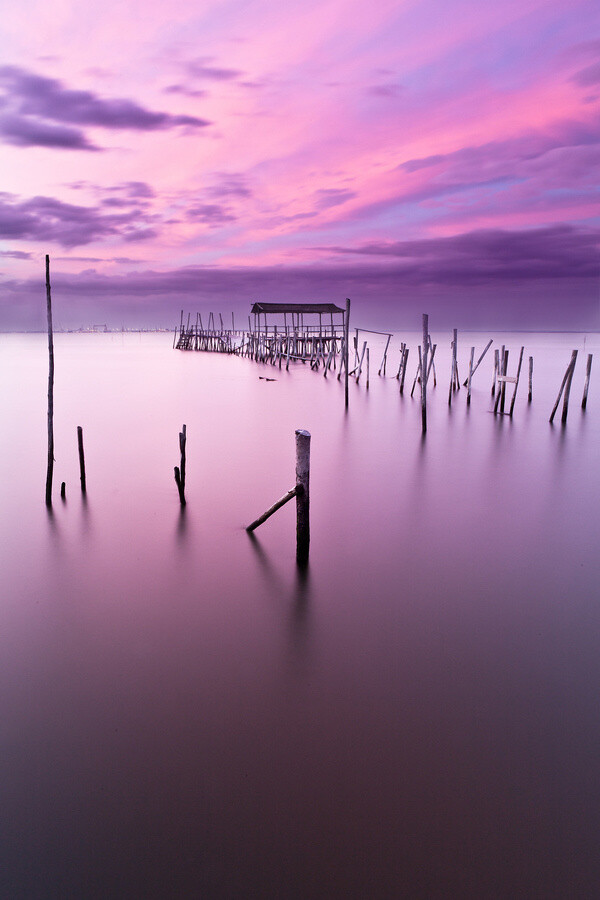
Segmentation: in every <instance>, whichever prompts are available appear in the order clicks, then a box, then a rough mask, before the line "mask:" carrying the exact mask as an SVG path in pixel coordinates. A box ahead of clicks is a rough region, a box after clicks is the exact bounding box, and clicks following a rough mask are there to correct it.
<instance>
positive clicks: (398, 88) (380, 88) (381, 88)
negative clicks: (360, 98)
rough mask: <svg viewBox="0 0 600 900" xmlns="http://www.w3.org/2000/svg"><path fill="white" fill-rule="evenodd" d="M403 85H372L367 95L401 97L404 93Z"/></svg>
mask: <svg viewBox="0 0 600 900" xmlns="http://www.w3.org/2000/svg"><path fill="white" fill-rule="evenodd" d="M402 90H403V88H402V85H400V84H395V83H394V82H387V83H385V84H372V85H370V86H369V87H368V88H367V93H368V94H370V95H371V96H372V97H399V96H400V94H401V93H402Z"/></svg>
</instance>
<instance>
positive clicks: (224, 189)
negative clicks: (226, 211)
mask: <svg viewBox="0 0 600 900" xmlns="http://www.w3.org/2000/svg"><path fill="white" fill-rule="evenodd" d="M206 193H207V194H208V195H209V196H210V197H251V196H252V190H251V189H250V187H249V186H248V182H247V179H246V177H245V176H244V175H241V174H231V175H227V174H220V175H219V181H218V182H217V183H216V184H214V185H212V187H209V188H208V189H207V191H206Z"/></svg>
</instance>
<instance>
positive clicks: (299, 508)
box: [296, 428, 310, 565]
mask: <svg viewBox="0 0 600 900" xmlns="http://www.w3.org/2000/svg"><path fill="white" fill-rule="evenodd" d="M309 482H310V432H309V431H304V429H302V428H298V429H296V562H297V563H298V565H306V563H307V562H308V550H309V544H310V494H309Z"/></svg>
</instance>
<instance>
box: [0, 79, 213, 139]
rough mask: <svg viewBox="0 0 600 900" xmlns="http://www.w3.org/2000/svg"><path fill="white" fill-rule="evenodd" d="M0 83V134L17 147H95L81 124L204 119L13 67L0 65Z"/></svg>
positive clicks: (152, 125) (190, 123)
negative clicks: (0, 106) (103, 94)
mask: <svg viewBox="0 0 600 900" xmlns="http://www.w3.org/2000/svg"><path fill="white" fill-rule="evenodd" d="M0 86H1V87H2V88H3V89H4V92H5V93H4V96H3V97H2V104H3V106H4V107H8V112H7V113H5V114H3V115H2V117H1V118H0V134H1V135H2V136H3V137H4V139H5V141H6V142H7V143H12V144H17V145H18V146H38V147H54V148H56V147H60V148H62V149H70V150H97V149H98V148H97V147H95V146H94V145H93V144H91V143H90V142H89V140H88V139H87V138H86V136H85V133H84V132H83V131H82V130H81V129H82V128H83V127H86V126H89V127H96V128H105V129H127V130H135V131H157V130H164V129H168V128H175V127H178V126H184V127H186V128H192V129H198V128H205V127H206V126H208V125H209V124H210V122H209V121H208V120H206V119H200V118H198V117H197V116H186V115H172V114H171V113H166V112H157V111H154V110H149V109H146V108H145V107H143V106H141V105H140V104H139V103H136V102H135V101H134V100H129V99H121V98H118V99H104V98H102V97H99V96H98V95H97V94H95V93H93V92H92V91H77V90H72V89H70V88H67V87H65V86H64V85H63V84H62V83H61V82H60V81H58V80H57V79H54V78H46V77H44V76H42V75H37V74H35V73H32V72H28V71H27V70H26V69H22V68H19V67H18V66H3V67H1V68H0ZM73 126H79V127H73Z"/></svg>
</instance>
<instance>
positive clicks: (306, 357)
mask: <svg viewBox="0 0 600 900" xmlns="http://www.w3.org/2000/svg"><path fill="white" fill-rule="evenodd" d="M46 304H47V319H48V359H49V367H48V463H47V471H46V494H45V498H46V505H47V506H49V507H50V506H51V505H52V482H53V472H54V421H53V420H54V340H53V328H52V301H51V287H50V258H49V256H46ZM231 319H232V327H231V329H226V328H225V326H224V322H223V318H222V316H221V315H220V314H219V323H218V325H217V321H216V318H215V316H214V314H213V313H210V314H209V318H208V325H207V327H206V328H204V327H203V323H202V318H201V316H200V314H197V316H196V321H195V322H194V323H191V322H190V316H189V315H188V317H187V322H186V323H185V324H184V321H183V311H182V313H181V319H180V324H179V328H178V329H177V328H176V329H175V334H174V337H173V346H174V347H176V348H177V349H181V350H206V351H210V352H221V353H223V352H225V353H231V354H235V355H239V356H245V357H248V358H250V359H253V360H255V361H259V362H263V363H265V362H266V363H271V364H272V365H274V366H276V365H278V366H279V368H281V367H282V365H283V363H284V361H285V365H286V369H288V368H289V364H290V360H295V361H301V362H303V363H308V364H309V365H310V367H311V368H312V369H313V370H315V371H317V370H319V369H321V367H322V372H323V375H324V376H325V377H327V374H328V373H329V372H331V371H332V370H337V378H338V380H340V379H341V378H342V376H344V387H345V390H344V398H345V406H346V408H347V407H348V383H349V378H350V377H354V378H355V380H356V384H359V382H360V378H361V375H362V373H363V370H364V372H365V376H366V387H367V388H368V387H369V379H370V359H369V356H370V354H369V347H368V344H367V341H366V340H364V341H363V342H362V347H361V346H360V334H361V332H362V333H365V334H366V333H368V334H376V335H378V336H382V337H385V338H386V342H385V349H384V352H383V357H382V360H381V364H380V366H379V370H378V375H380V376H381V375H383V376H385V374H386V366H387V355H388V349H389V346H390V341H391V338H392V334H391V333H390V332H379V331H378V332H370V331H368V330H366V329H359V328H355V329H354V332H355V333H354V336H353V341H352V343H353V347H354V363H353V366H352V368H350V362H349V350H350V333H349V321H350V300H349V299H347V300H346V308H345V313H344V319H343V325H342V327H341V328H337V327H335V326H334V324H333V321H332V323H331V328H330V329H329V330H328V329H327V328H326V329H323V328H322V327H321V325H319V327H318V328H315V327H311V326H306V327H305V326H304V325H303V324H302V325H301V326H299V323H298V321H296V322H295V323H294V324H293V325H292V326H291V327H288V326H287V325H286V326H285V327H284V328H283V329H281V328H280V329H278V328H277V326H272V327H271V328H270V329H269V328H268V327H266V326H265V328H264V329H253V328H252V323H251V321H250V320H249V326H250V327H249V330H248V331H236V330H235V321H234V317H233V313H232V314H231ZM422 324H423V336H422V343H421V344H419V346H418V348H417V349H418V365H417V371H416V374H415V377H414V381H413V384H412V389H411V397H412V396H413V393H414V391H415V388H416V385H417V384H419V385H420V389H421V420H422V431H423V433H425V432H426V431H427V386H428V383H429V379H430V377H431V376H433V386H434V387H435V386H436V385H437V375H436V369H435V353H436V349H437V344H434V343H432V340H431V336H430V333H429V317H428V315H427V314H426V313H424V314H423V322H422ZM492 343H493V341H492V340H491V339H490V340H489V341H488V343H487V344H486V346H485V347H484V349H483V351H482V353H481V354H480V356H479V357H478V359H477V361H476V362H475V347H471V352H470V360H469V369H468V374H467V377H466V379H465V381H464V382H463V387H466V388H467V404H470V402H471V385H472V379H473V375H474V374H475V372H476V371H477V369H478V368H479V366H480V364H481V362H482V360H483V359H484V357H485V356H486V354H487V352H488V350H489V349H490V347H491V345H492ZM359 348H360V349H359ZM524 349H525V348H524V347H521V349H520V353H519V358H518V363H517V367H516V371H515V374H514V375H509V374H508V363H509V351H508V349H507V348H506V347H505V346H502V347H501V348H500V349H496V350H494V371H493V381H492V389H491V394H492V397H493V398H494V405H493V412H494V414H495V415H508V416H510V417H512V415H513V411H514V407H515V400H516V396H517V389H518V386H519V381H520V377H521V371H522V367H523V355H524ZM451 351H452V357H451V372H450V383H449V389H448V404H449V405H451V404H452V400H453V396H454V394H455V393H456V392H457V391H458V390H460V387H461V382H460V378H459V374H458V358H457V351H458V331H457V329H454V330H453V337H452V343H451ZM408 358H409V348H408V346H407V344H406V343H404V342H403V343H401V346H400V363H399V366H398V371H397V372H396V375H395V378H396V379H397V381H398V383H399V391H400V393H403V391H404V384H405V378H406V373H407V368H408ZM576 362H577V350H573V352H572V354H571V359H570V361H569V364H568V366H567V369H566V371H565V374H564V377H563V379H562V383H561V386H560V390H559V392H558V396H557V398H556V402H555V404H554V407H553V409H552V412H551V414H550V422H551V423H552V422H553V421H554V417H555V415H556V412H557V410H558V407H559V405H560V401H561V398H562V401H563V408H562V415H561V421H562V422H563V424H564V423H565V422H566V421H567V414H568V409H569V397H570V392H571V384H572V381H573V373H574V371H575V364H576ZM591 368H592V354H591V353H590V354H588V356H587V364H586V374H585V385H584V391H583V398H582V402H581V406H582V409H585V408H586V406H587V398H588V390H589V384H590V373H591ZM509 384H510V385H512V386H513V389H512V396H511V398H510V405H509V408H508V410H506V409H505V406H506V388H507V385H509ZM528 388H529V389H528V402H531V400H532V396H533V357H532V356H530V357H529V384H528ZM186 440H187V435H186V426H185V425H184V426H183V428H182V431H181V432H180V433H179V450H180V463H179V466H175V467H174V474H175V482H176V485H177V490H178V493H179V500H180V504H181V506H182V507H184V506H185V505H186V499H185V479H186ZM77 445H78V454H79V466H80V482H81V491H82V493H83V494H85V493H86V473H85V456H84V448H83V429H82V427H81V426H80V425H78V426H77ZM309 461H310V434H309V433H308V432H306V431H304V430H302V429H299V430H298V431H296V483H295V485H294V487H293V488H291V489H290V490H289V491H287V493H286V494H284V496H283V497H281V498H280V499H279V500H278V501H276V503H274V504H273V506H272V507H270V508H269V509H268V510H267V511H266V512H265V513H263V515H262V516H259V518H258V519H256V520H255V521H254V522H252V523H251V525H249V526H248V528H247V531H248V532H253V531H254V530H255V529H256V528H257V527H258V526H259V525H261V524H262V523H263V522H265V521H266V520H267V519H268V518H270V516H272V515H273V514H274V513H275V512H276V511H277V510H278V509H280V508H281V507H282V506H284V505H285V504H286V503H287V502H289V501H290V500H291V499H293V498H294V497H295V498H296V509H297V558H298V561H299V562H302V561H305V560H306V559H308V545H309V539H310V529H309V513H308V510H309V491H308V480H309V474H308V473H309ZM65 493H66V485H65V482H62V484H61V497H62V498H63V499H64V498H65Z"/></svg>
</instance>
